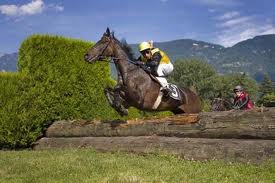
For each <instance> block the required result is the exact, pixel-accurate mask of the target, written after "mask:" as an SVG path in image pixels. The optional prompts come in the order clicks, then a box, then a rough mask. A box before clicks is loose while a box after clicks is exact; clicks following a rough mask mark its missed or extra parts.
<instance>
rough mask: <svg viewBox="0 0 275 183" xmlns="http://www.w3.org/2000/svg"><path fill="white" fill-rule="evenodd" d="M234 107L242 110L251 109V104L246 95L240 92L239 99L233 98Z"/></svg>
mask: <svg viewBox="0 0 275 183" xmlns="http://www.w3.org/2000/svg"><path fill="white" fill-rule="evenodd" d="M234 106H239V107H240V109H243V110H247V109H252V107H253V102H252V101H251V100H250V99H249V96H248V93H246V92H242V93H241V95H240V96H239V97H238V96H236V97H235V99H234Z"/></svg>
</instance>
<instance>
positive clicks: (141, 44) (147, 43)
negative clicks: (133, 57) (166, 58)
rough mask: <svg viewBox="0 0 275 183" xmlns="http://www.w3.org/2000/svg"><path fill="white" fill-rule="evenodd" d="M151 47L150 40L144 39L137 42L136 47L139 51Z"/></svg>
mask: <svg viewBox="0 0 275 183" xmlns="http://www.w3.org/2000/svg"><path fill="white" fill-rule="evenodd" d="M151 48H152V44H151V43H150V42H147V41H144V42H142V43H140V44H139V46H138V49H139V51H140V52H142V51H144V50H147V49H151Z"/></svg>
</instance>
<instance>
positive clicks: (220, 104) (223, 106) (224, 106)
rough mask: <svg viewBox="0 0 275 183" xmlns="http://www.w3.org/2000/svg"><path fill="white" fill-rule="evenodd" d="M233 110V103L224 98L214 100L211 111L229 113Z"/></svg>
mask: <svg viewBox="0 0 275 183" xmlns="http://www.w3.org/2000/svg"><path fill="white" fill-rule="evenodd" d="M231 109H233V103H232V102H231V101H230V100H227V99H224V98H222V97H217V98H214V99H213V100H212V102H211V111H228V110H231Z"/></svg>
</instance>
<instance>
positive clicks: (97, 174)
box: [0, 149, 275, 183]
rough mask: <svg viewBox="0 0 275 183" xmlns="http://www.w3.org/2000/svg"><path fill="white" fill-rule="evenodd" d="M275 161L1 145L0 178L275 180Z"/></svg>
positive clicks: (181, 180)
mask: <svg viewBox="0 0 275 183" xmlns="http://www.w3.org/2000/svg"><path fill="white" fill-rule="evenodd" d="M274 181H275V162H265V163H263V164H260V165H252V164H241V163H228V162H227V163H225V162H221V161H209V162H197V161H186V160H182V159H180V158H177V157H175V156H170V155H165V154H149V155H144V156H142V155H135V154H126V153H99V152H95V151H93V150H89V149H85V150H83V149H82V150H52V151H0V182H35V183H37V182H51V183H52V182H66V183H68V182H157V183H159V182H169V183H170V182H242V183H244V182H249V183H251V182H274Z"/></svg>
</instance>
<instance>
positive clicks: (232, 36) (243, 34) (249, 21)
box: [217, 13, 275, 47]
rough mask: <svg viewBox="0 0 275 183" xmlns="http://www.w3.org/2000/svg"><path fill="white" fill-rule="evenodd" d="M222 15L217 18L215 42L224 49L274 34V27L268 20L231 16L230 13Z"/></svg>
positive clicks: (235, 14) (237, 15)
mask: <svg viewBox="0 0 275 183" xmlns="http://www.w3.org/2000/svg"><path fill="white" fill-rule="evenodd" d="M224 15H226V14H224ZM224 15H222V16H220V17H218V18H217V19H218V21H219V22H218V28H220V31H219V32H218V36H217V42H218V43H219V44H221V45H224V46H226V47H229V46H233V45H234V44H236V43H238V42H240V41H244V40H247V39H251V38H253V37H255V36H257V35H265V34H275V26H274V25H273V24H272V23H270V22H269V21H268V20H267V21H262V20H257V19H256V18H257V17H256V16H240V14H237V13H234V14H233V13H232V14H231V16H230V13H228V14H227V15H228V16H224ZM233 15H234V16H233ZM221 17H223V18H221Z"/></svg>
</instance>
